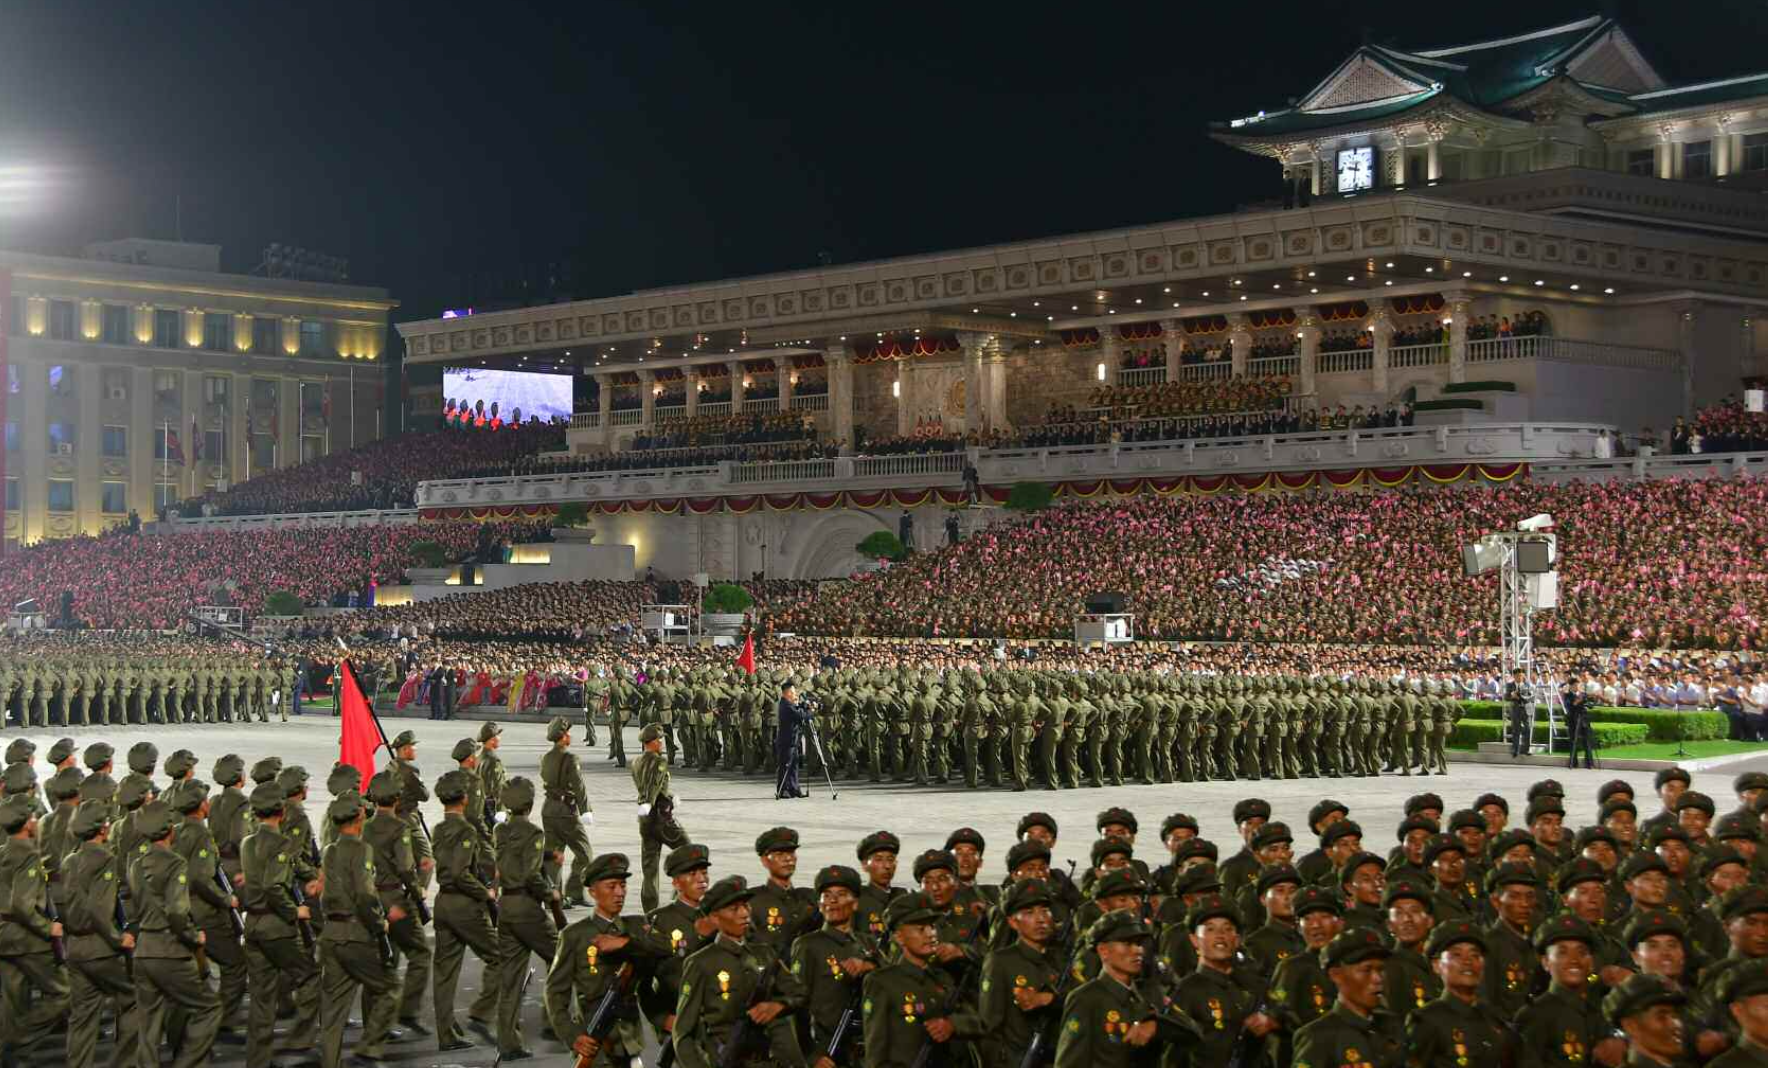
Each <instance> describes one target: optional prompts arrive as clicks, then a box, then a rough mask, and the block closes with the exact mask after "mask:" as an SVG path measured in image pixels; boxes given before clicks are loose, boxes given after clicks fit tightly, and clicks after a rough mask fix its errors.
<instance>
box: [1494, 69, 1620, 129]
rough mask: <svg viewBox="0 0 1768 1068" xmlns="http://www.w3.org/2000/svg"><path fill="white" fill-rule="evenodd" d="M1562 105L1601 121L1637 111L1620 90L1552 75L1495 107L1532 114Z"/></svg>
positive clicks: (1564, 75) (1566, 76) (1569, 77)
mask: <svg viewBox="0 0 1768 1068" xmlns="http://www.w3.org/2000/svg"><path fill="white" fill-rule="evenodd" d="M1562 103H1563V104H1567V105H1569V106H1570V107H1572V108H1573V109H1576V110H1579V111H1580V113H1582V114H1584V115H1601V116H1603V117H1604V118H1618V117H1621V116H1625V115H1631V114H1633V113H1634V112H1636V111H1637V110H1638V107H1637V106H1636V105H1634V104H1632V103H1631V102H1629V100H1628V98H1627V96H1626V94H1624V93H1622V92H1621V91H1620V90H1616V89H1605V88H1604V87H1602V86H1593V85H1587V84H1585V83H1583V82H1580V81H1578V80H1577V79H1576V78H1573V77H1571V76H1570V75H1566V74H1559V75H1556V76H1554V77H1553V78H1551V79H1549V80H1548V81H1546V82H1543V83H1541V84H1540V85H1537V86H1535V87H1534V88H1533V89H1527V90H1524V91H1523V92H1521V93H1518V94H1517V95H1516V96H1513V97H1511V98H1510V99H1508V100H1504V101H1502V102H1501V103H1500V104H1499V105H1498V106H1501V107H1503V108H1504V109H1505V110H1506V111H1534V110H1538V109H1541V108H1543V107H1545V106H1549V105H1556V104H1562Z"/></svg>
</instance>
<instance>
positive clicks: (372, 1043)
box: [319, 798, 399, 1068]
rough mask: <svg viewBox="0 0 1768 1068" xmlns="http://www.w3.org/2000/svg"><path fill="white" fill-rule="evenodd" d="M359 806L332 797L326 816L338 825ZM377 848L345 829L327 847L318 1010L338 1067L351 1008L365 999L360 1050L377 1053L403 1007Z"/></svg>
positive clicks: (324, 1042) (322, 1040) (332, 1066)
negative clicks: (387, 946)
mask: <svg viewBox="0 0 1768 1068" xmlns="http://www.w3.org/2000/svg"><path fill="white" fill-rule="evenodd" d="M358 812H360V806H359V805H358V803H357V802H356V801H355V800H354V799H352V798H340V799H339V800H337V801H334V802H332V806H331V808H330V809H329V810H328V811H327V813H326V815H327V817H328V818H329V819H330V820H331V822H333V823H344V822H348V820H349V818H352V817H353V816H354V815H355V814H356V813H358ZM374 854H375V851H374V849H373V848H372V847H371V846H369V845H368V843H366V842H364V841H363V840H362V839H361V838H360V837H359V836H356V835H350V834H341V835H339V836H338V840H337V841H335V842H333V843H332V844H331V845H329V846H327V847H326V848H325V855H324V857H323V858H322V861H323V871H324V875H325V896H324V909H325V919H326V923H325V930H324V931H323V932H322V933H321V935H320V939H319V951H320V953H319V963H320V976H321V979H320V981H321V983H322V986H323V990H322V994H321V999H320V1012H319V1050H320V1063H321V1064H322V1065H323V1066H324V1068H339V1066H340V1065H341V1064H342V1063H343V1047H344V1025H345V1023H346V1022H347V1020H348V1019H349V1016H350V1005H351V1003H352V1002H354V1001H355V1000H356V998H357V994H358V991H361V997H362V1006H363V1014H362V1034H361V1036H360V1037H359V1038H358V1039H357V1042H356V1046H355V1052H356V1053H358V1054H363V1055H367V1056H373V1057H378V1056H380V1055H381V1053H382V1043H384V1042H385V1041H386V1039H387V1032H388V1030H390V1029H391V1027H392V1024H393V1016H394V1014H395V1013H397V1012H398V1009H399V1004H398V1000H397V998H396V997H395V995H394V990H395V988H396V987H397V985H398V979H397V977H396V976H395V975H394V972H393V967H392V963H391V962H390V961H389V960H388V959H387V958H386V957H385V956H383V955H382V954H383V951H382V942H381V940H382V939H383V938H384V937H385V936H386V931H387V913H386V910H385V909H384V908H383V907H382V905H381V895H380V894H379V893H378V892H377V891H376V889H375V884H376V880H377V872H376V868H375V860H374Z"/></svg>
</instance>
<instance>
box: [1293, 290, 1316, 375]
mask: <svg viewBox="0 0 1768 1068" xmlns="http://www.w3.org/2000/svg"><path fill="white" fill-rule="evenodd" d="M1295 321H1296V322H1297V323H1298V324H1299V326H1298V327H1297V328H1296V331H1295V336H1296V338H1297V340H1299V341H1300V342H1301V344H1299V345H1297V346H1296V352H1297V353H1298V354H1299V360H1300V364H1301V373H1300V375H1298V376H1297V378H1298V379H1299V382H1298V384H1297V386H1296V390H1297V392H1298V393H1300V394H1301V395H1302V396H1304V397H1306V396H1309V395H1311V394H1313V393H1314V392H1315V383H1314V376H1315V375H1316V374H1318V373H1319V369H1320V317H1319V316H1318V315H1315V314H1314V310H1313V309H1312V308H1297V309H1295Z"/></svg>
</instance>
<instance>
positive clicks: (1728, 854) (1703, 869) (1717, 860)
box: [1696, 844, 1750, 880]
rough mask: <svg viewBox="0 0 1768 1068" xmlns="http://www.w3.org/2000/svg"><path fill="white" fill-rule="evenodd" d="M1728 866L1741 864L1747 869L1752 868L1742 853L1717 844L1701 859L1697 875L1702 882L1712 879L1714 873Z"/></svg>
mask: <svg viewBox="0 0 1768 1068" xmlns="http://www.w3.org/2000/svg"><path fill="white" fill-rule="evenodd" d="M1727 864H1741V865H1743V866H1744V867H1745V868H1746V869H1747V868H1748V867H1749V866H1750V862H1749V861H1748V860H1747V859H1745V858H1744V855H1743V854H1742V853H1739V852H1738V851H1737V850H1735V849H1733V848H1731V847H1730V846H1726V845H1717V844H1715V845H1714V846H1713V847H1712V848H1711V849H1709V850H1707V851H1706V853H1705V854H1704V855H1703V856H1702V857H1701V858H1700V864H1699V866H1698V867H1697V869H1696V875H1698V876H1699V877H1700V878H1701V879H1702V880H1706V879H1710V878H1712V875H1713V873H1714V872H1716V871H1718V870H1719V869H1720V868H1723V867H1724V866H1725V865H1727Z"/></svg>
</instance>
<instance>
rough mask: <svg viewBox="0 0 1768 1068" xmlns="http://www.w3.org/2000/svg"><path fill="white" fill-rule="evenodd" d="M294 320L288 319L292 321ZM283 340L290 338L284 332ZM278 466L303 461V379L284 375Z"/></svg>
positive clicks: (280, 392)
mask: <svg viewBox="0 0 1768 1068" xmlns="http://www.w3.org/2000/svg"><path fill="white" fill-rule="evenodd" d="M292 322H294V320H292V319H290V320H286V321H285V326H286V325H287V323H292ZM283 340H284V341H285V342H286V341H287V340H288V335H287V332H286V331H285V332H284V335H283ZM276 422H277V427H276V429H277V435H276V466H278V467H293V466H294V465H296V464H298V463H300V462H301V380H300V379H298V378H293V377H290V376H288V375H283V376H282V377H280V378H278V379H277V381H276Z"/></svg>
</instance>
